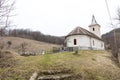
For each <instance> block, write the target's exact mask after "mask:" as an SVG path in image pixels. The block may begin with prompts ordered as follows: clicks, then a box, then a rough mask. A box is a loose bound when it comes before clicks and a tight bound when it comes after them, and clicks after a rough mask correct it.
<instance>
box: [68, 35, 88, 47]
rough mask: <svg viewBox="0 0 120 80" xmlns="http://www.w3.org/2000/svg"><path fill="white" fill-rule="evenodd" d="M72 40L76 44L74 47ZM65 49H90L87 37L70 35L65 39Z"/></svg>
mask: <svg viewBox="0 0 120 80" xmlns="http://www.w3.org/2000/svg"><path fill="white" fill-rule="evenodd" d="M74 39H76V40H77V44H76V45H74ZM66 40H67V47H90V41H89V37H88V36H86V35H72V36H69V37H67V39H66Z"/></svg>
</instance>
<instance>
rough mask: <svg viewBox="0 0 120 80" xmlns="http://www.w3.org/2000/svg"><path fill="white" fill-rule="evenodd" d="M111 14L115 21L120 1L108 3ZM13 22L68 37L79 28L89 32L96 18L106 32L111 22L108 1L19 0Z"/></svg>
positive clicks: (24, 26) (18, 25)
mask: <svg viewBox="0 0 120 80" xmlns="http://www.w3.org/2000/svg"><path fill="white" fill-rule="evenodd" d="M108 5H109V8H110V13H111V16H112V18H115V15H116V12H117V8H118V7H120V0H108ZM15 11H16V14H17V16H15V17H14V20H13V22H14V23H15V25H17V27H14V28H24V29H26V28H29V29H31V30H38V31H41V32H42V33H44V34H49V35H55V36H64V35H67V34H68V33H69V32H70V31H71V30H72V29H74V28H75V27H77V26H80V27H83V28H85V29H87V30H88V26H89V25H90V24H91V20H92V15H93V14H94V15H95V18H96V20H97V22H98V24H100V25H101V33H102V34H103V33H106V32H108V31H110V30H111V29H112V28H110V27H109V24H110V20H109V16H108V13H107V9H106V4H105V0H17V1H16V10H15Z"/></svg>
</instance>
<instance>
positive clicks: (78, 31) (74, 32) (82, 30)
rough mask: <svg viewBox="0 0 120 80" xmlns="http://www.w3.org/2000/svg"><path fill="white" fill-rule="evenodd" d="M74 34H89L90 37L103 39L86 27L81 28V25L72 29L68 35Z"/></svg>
mask: <svg viewBox="0 0 120 80" xmlns="http://www.w3.org/2000/svg"><path fill="white" fill-rule="evenodd" d="M72 35H88V36H90V37H93V38H96V39H99V40H102V39H101V38H99V37H98V36H97V35H95V34H93V33H92V32H90V31H88V30H86V29H84V28H81V27H79V26H78V27H76V28H75V29H74V30H72V31H71V32H70V33H69V34H68V35H67V36H66V37H68V36H72Z"/></svg>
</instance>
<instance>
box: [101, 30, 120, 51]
mask: <svg viewBox="0 0 120 80" xmlns="http://www.w3.org/2000/svg"><path fill="white" fill-rule="evenodd" d="M114 31H115V37H116V42H117V46H118V47H119V48H120V28H117V29H113V30H112V31H110V32H108V33H106V34H103V35H102V38H103V40H104V42H105V45H106V48H110V49H112V48H113V47H114V45H115V37H114Z"/></svg>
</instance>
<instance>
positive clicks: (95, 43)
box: [91, 38, 104, 50]
mask: <svg viewBox="0 0 120 80" xmlns="http://www.w3.org/2000/svg"><path fill="white" fill-rule="evenodd" d="M91 46H92V48H93V49H95V50H104V42H103V41H101V40H98V39H95V38H91Z"/></svg>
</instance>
